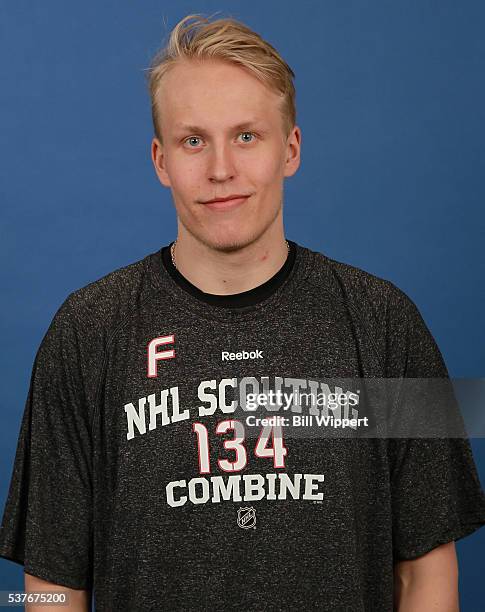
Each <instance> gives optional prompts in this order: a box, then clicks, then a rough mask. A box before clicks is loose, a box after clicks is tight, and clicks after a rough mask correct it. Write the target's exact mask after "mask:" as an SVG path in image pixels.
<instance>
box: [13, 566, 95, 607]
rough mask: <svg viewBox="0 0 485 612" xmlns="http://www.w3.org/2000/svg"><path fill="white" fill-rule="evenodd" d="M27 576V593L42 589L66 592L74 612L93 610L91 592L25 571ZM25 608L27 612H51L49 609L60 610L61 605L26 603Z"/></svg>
mask: <svg viewBox="0 0 485 612" xmlns="http://www.w3.org/2000/svg"><path fill="white" fill-rule="evenodd" d="M24 578H25V592H26V593H40V592H42V591H54V592H56V593H66V595H67V597H68V600H69V605H68V609H69V610H72V611H73V612H90V610H91V592H90V591H86V590H81V589H70V588H68V587H65V586H62V585H60V584H55V583H54V582H48V581H47V580H42V578H38V577H37V576H32V575H31V574H28V573H27V572H24ZM25 609H26V611H27V612H49V610H52V611H56V612H59V605H58V604H57V605H53V606H46V605H35V604H26V606H25Z"/></svg>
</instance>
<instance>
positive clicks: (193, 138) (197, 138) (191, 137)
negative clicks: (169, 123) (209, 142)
mask: <svg viewBox="0 0 485 612" xmlns="http://www.w3.org/2000/svg"><path fill="white" fill-rule="evenodd" d="M190 140H199V137H198V136H190V138H187V140H186V141H185V142H187V141H190ZM190 148H191V149H193V147H190Z"/></svg>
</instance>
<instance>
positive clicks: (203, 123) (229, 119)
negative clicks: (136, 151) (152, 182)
mask: <svg viewBox="0 0 485 612" xmlns="http://www.w3.org/2000/svg"><path fill="white" fill-rule="evenodd" d="M158 96H159V97H158V99H157V104H158V108H159V110H160V113H161V126H160V128H161V134H162V138H163V145H161V144H160V142H159V141H158V139H156V138H155V139H154V140H153V142H152V159H153V162H154V165H155V169H156V172H157V175H158V177H159V179H160V181H161V183H162V184H163V185H165V186H166V187H170V188H171V190H172V196H173V199H174V203H175V207H176V210H177V215H178V219H179V223H181V224H182V225H183V226H184V227H185V229H186V230H187V231H188V232H189V233H191V234H192V235H193V236H194V237H195V238H196V239H198V240H199V241H200V242H202V243H204V244H206V245H208V246H210V247H211V248H215V249H218V250H225V251H229V250H234V249H237V248H241V247H243V246H245V245H247V244H250V243H251V242H253V241H255V240H257V239H258V238H259V237H260V236H261V235H262V234H264V233H265V232H266V231H267V230H268V229H269V228H271V227H273V228H274V224H275V223H278V222H281V215H282V198H283V182H284V177H285V176H291V175H292V174H294V173H295V172H296V170H297V169H298V166H299V160H300V157H299V152H300V139H301V135H300V130H299V128H298V127H296V126H295V127H294V128H293V130H292V132H291V133H290V135H289V136H288V138H285V135H284V133H283V121H282V115H281V111H280V110H279V103H280V98H279V96H278V94H276V93H274V92H273V91H271V90H270V89H268V88H267V87H266V86H265V85H264V84H262V83H261V82H260V81H258V79H256V77H254V76H252V75H251V74H249V73H248V72H247V71H246V70H245V69H244V68H241V67H239V66H235V65H233V64H230V63H227V62H223V61H220V60H204V61H198V62H196V61H185V62H183V63H179V64H177V65H176V66H175V67H173V68H172V69H171V70H169V72H168V73H167V74H166V75H165V76H164V77H163V81H162V87H161V91H160V92H159V94H158ZM234 194H237V195H243V196H248V197H246V198H244V199H242V200H238V201H231V202H226V203H219V204H210V203H208V201H210V200H213V199H215V198H226V197H227V196H230V195H234Z"/></svg>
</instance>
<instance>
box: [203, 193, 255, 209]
mask: <svg viewBox="0 0 485 612" xmlns="http://www.w3.org/2000/svg"><path fill="white" fill-rule="evenodd" d="M249 197H250V196H248V195H239V194H238V195H234V196H229V197H228V198H218V199H216V200H210V201H208V202H204V203H203V204H204V206H207V208H210V209H211V210H215V211H225V210H232V209H233V208H237V207H238V206H240V205H241V204H243V203H244V202H245V201H246V200H247V199H248V198H249Z"/></svg>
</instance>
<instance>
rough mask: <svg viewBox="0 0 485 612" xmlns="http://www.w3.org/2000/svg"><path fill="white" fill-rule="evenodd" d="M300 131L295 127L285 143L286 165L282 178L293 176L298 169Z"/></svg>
mask: <svg viewBox="0 0 485 612" xmlns="http://www.w3.org/2000/svg"><path fill="white" fill-rule="evenodd" d="M300 151H301V130H300V128H299V127H298V126H297V125H295V126H294V127H293V129H292V131H291V132H290V134H289V136H288V139H287V141H286V163H285V172H284V176H293V175H294V174H295V172H296V171H297V170H298V168H299V167H300Z"/></svg>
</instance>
